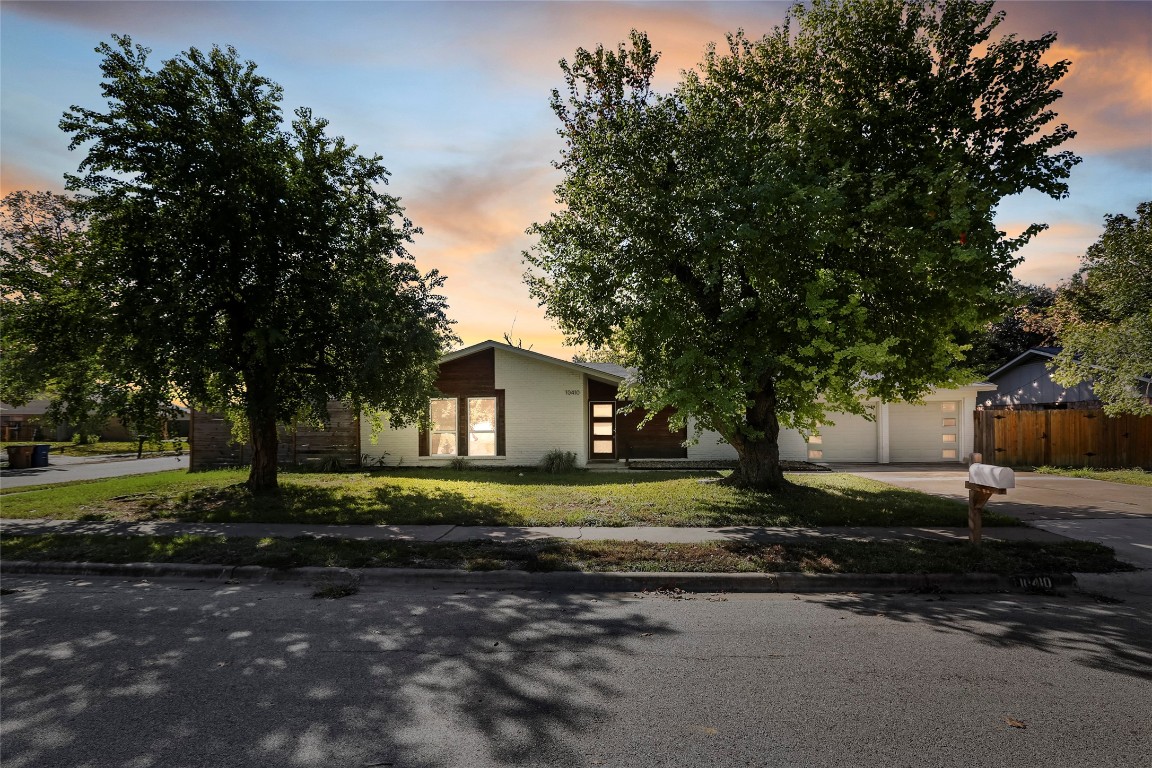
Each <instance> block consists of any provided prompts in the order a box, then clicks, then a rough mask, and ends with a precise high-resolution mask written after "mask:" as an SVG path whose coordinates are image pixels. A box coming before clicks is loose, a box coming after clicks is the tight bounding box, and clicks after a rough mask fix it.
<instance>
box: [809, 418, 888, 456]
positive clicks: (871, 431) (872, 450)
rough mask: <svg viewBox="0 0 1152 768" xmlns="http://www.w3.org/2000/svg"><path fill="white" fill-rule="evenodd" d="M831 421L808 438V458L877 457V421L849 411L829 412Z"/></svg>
mask: <svg viewBox="0 0 1152 768" xmlns="http://www.w3.org/2000/svg"><path fill="white" fill-rule="evenodd" d="M828 419H829V421H834V422H836V423H835V424H825V425H823V426H821V427H820V429H819V431H818V433H817V434H815V435H813V436H812V437H811V438H809V440H808V460H809V461H867V462H873V461H876V460H877V458H876V455H877V454H876V422H875V421H869V420H868V419H865V418H864V417H863V416H853V415H849V414H846V413H831V414H828Z"/></svg>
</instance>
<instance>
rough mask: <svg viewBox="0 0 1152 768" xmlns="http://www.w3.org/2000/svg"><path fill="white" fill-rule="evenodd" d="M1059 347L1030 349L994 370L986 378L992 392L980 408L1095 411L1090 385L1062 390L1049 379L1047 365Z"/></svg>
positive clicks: (1097, 403) (1097, 402)
mask: <svg viewBox="0 0 1152 768" xmlns="http://www.w3.org/2000/svg"><path fill="white" fill-rule="evenodd" d="M1058 354H1060V347H1033V348H1032V349H1029V350H1028V351H1027V352H1024V353H1022V354H1020V355H1019V356H1017V357H1015V358H1014V359H1012V360H1010V361H1008V362H1007V363H1005V364H1004V365H1002V366H1000V367H999V368H997V369H996V370H995V371H993V372H992V373H991V374H990V375H989V376H988V381H989V382H991V383H992V384H995V385H996V389H995V390H994V391H992V392H987V393H985V394H984V396H983V397H982V398H981V399H980V405H979V407H980V408H981V409H985V408H987V409H1001V408H1005V409H1014V410H1041V409H1049V408H1099V407H1100V400H1099V399H1098V398H1097V397H1096V395H1095V394H1094V393H1093V392H1092V382H1090V381H1082V382H1080V383H1079V384H1077V385H1076V386H1074V387H1063V386H1061V385H1059V384H1057V383H1056V382H1055V381H1053V380H1052V371H1050V370H1049V369H1048V364H1049V363H1051V362H1052V360H1053V358H1055V357H1056V355H1058Z"/></svg>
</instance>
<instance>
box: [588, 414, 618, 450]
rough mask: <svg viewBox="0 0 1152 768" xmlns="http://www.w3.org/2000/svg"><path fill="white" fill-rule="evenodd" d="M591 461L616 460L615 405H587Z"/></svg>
mask: <svg viewBox="0 0 1152 768" xmlns="http://www.w3.org/2000/svg"><path fill="white" fill-rule="evenodd" d="M588 409H589V410H588V429H589V432H590V435H589V438H590V440H591V442H592V454H591V458H592V461H615V460H616V403H614V402H604V403H588Z"/></svg>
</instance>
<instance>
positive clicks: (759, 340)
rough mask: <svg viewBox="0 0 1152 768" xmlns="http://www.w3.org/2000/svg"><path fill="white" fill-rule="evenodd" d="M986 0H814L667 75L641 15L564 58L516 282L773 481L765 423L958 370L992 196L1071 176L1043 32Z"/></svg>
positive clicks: (1007, 260) (989, 230)
mask: <svg viewBox="0 0 1152 768" xmlns="http://www.w3.org/2000/svg"><path fill="white" fill-rule="evenodd" d="M1001 18H1002V17H1001V14H998V13H997V14H993V13H992V3H990V2H988V3H980V2H965V1H963V0H961V1H959V2H947V3H944V2H934V1H932V0H875V1H872V0H869V1H867V2H865V1H864V0H845V1H844V2H835V1H834V0H816V2H813V3H812V4H811V5H810V6H808V7H805V6H803V5H799V4H798V5H796V6H794V7H793V8H792V10H791V11H790V12H789V15H788V17H787V20H786V22H785V23H784V25H783V26H781V27H778V28H776V29H775V30H774V31H773V32H771V33H770V34H768V35H767V36H765V37H764V38H762V39H759V40H750V39H748V38H746V37H745V36H744V35H743V34H742V33H737V34H735V35H731V36H729V38H728V45H727V48H726V50H723V51H720V50H716V49H711V50H710V51H709V53H708V54H707V56H706V57H705V59H704V61H703V62H702V64H701V65H700V70H699V72H696V71H690V72H687V73H685V75H684V77H683V78H682V80H681V81H680V83H679V84H678V85H677V86H676V88H675V89H674V90H673V91H672V92H671V93H668V94H661V93H657V92H655V91H654V90H653V89H652V87H651V82H652V77H653V73H654V71H655V67H656V64H657V60H658V54H656V53H655V52H653V50H652V47H651V44H650V42H649V40H648V38H647V36H645V35H644V34H642V33H638V32H635V31H634V32H633V34H632V37H631V44H630V45H629V46H624V45H620V46H619V47H618V48H617V49H616V50H615V51H613V50H611V49H606V48H604V47H602V46H600V47H597V48H596V49H595V50H594V51H588V50H585V49H582V48H581V49H579V50H578V51H577V52H576V56H575V58H574V59H573V60H572V62H570V63H569V62H567V61H565V62H562V63H561V67H562V69H563V72H564V76H565V80H566V82H567V89H566V91H565V92H564V93H561V92H560V91H554V92H553V95H552V108H553V110H554V112H555V113H556V115H557V117H558V118H559V120H560V123H561V127H560V130H559V133H560V135H561V136H562V137H563V139H564V141H565V148H564V150H563V153H562V156H561V159H560V161H559V162H558V163H557V164H556V165H557V168H558V169H559V170H560V171H561V172H562V173H563V174H564V178H563V181H562V182H561V183H560V185H559V186H558V187H557V188H556V198H557V202H558V203H559V205H560V208H561V211H560V212H558V213H556V214H553V216H552V217H551V218H550V219H549V220H548V221H546V222H543V223H538V224H536V225H534V226H533V227H532V228H531V230H530V232H531V233H533V234H535V235H536V236H537V237H538V238H539V240H538V244H537V246H536V247H535V248H534V249H533V250H532V251H531V252H529V253H527V254H525V257H526V261H527V262H528V264H529V265H530V271H529V272H528V274H527V275H526V279H527V281H528V283H529V286H530V288H531V291H532V294H533V295H534V296H535V297H536V298H538V299H539V300H540V301H541V302H542V303H543V304H544V305H545V306H546V307H547V312H548V315H549V316H550V317H552V318H553V319H554V320H555V321H556V322H557V324H558V325H559V326H560V328H561V329H562V330H563V331H564V332H565V334H566V335H567V336H568V338H569V341H570V342H571V343H574V344H578V345H587V346H589V347H591V348H593V349H600V348H605V347H611V348H614V349H616V350H618V351H619V352H620V355H621V361H622V362H623V363H624V364H626V365H629V366H632V367H635V368H637V369H638V371H639V374H638V376H637V377H636V378H635V380H633V381H632V382H631V384H630V386H629V388H628V392H627V394H628V395H629V396H630V397H632V398H634V399H635V400H636V401H637V402H639V403H640V404H641V405H643V406H644V407H645V408H646V409H648V410H649V411H650V412H656V411H658V410H660V409H661V408H663V407H665V406H674V407H675V408H676V409H677V411H678V414H679V418H680V419H684V418H686V417H687V416H689V415H691V416H694V417H695V418H696V420H697V425H698V426H699V427H702V428H704V429H714V430H716V431H718V432H719V433H720V434H721V435H723V436H724V438H725V439H726V440H727V441H728V442H729V443H731V444H732V445H733V446H734V447H735V448H736V450H737V451H738V453H739V454H740V456H741V461H740V468H739V469H738V471H737V473H736V474H735V475H734V478H736V480H735V481H736V482H737V483H738V484H746V485H753V486H756V487H767V486H771V485H774V484H777V482H778V481H779V480H780V479H781V478H780V475H779V471H778V468H777V462H778V450H777V447H776V438H777V435H778V431H779V428H780V425H781V424H783V425H784V426H792V427H797V428H800V429H806V428H807V429H810V428H812V427H814V425H816V424H817V423H818V422H820V421H822V420H823V419H824V415H825V412H826V411H846V412H852V413H861V412H862V410H863V406H862V399H864V398H868V397H879V398H882V399H885V400H892V399H907V400H913V399H916V398H918V397H920V396H922V395H924V394H925V393H926V392H927V391H929V389H930V388H931V387H932V386H937V385H945V384H950V383H956V382H957V380H958V378H959V377H960V376H961V373H960V372H958V370H957V366H956V362H957V361H958V360H960V359H962V353H963V344H964V342H966V341H967V337H968V336H969V335H970V334H971V332H972V331H974V330H976V329H979V328H980V327H981V326H982V325H984V324H985V323H988V322H989V321H991V320H993V319H995V318H996V317H998V316H999V315H1000V314H1002V312H1003V310H1004V301H1003V289H1004V287H1005V286H1006V285H1007V284H1008V281H1009V280H1010V270H1011V268H1012V267H1013V266H1014V265H1015V264H1016V263H1018V261H1019V259H1018V258H1017V257H1016V255H1015V254H1016V252H1017V251H1018V249H1019V248H1020V247H1021V246H1023V245H1024V244H1025V243H1027V242H1028V241H1029V239H1030V238H1031V237H1033V236H1034V235H1035V234H1036V233H1038V232H1039V231H1041V230H1042V229H1043V228H1044V227H1043V225H1039V224H1037V225H1032V226H1030V227H1028V228H1027V229H1026V230H1025V231H1024V232H1023V233H1022V234H1021V235H1020V236H1018V237H1008V236H1006V235H1005V234H1003V233H1001V232H1000V231H998V230H997V228H996V226H995V222H994V215H995V210H996V206H997V204H998V203H999V201H1000V200H1001V199H1002V198H1004V197H1005V196H1008V195H1012V194H1016V193H1020V192H1023V191H1024V190H1026V189H1034V190H1038V191H1040V192H1043V193H1045V194H1048V195H1051V196H1053V197H1057V198H1059V197H1063V196H1064V195H1065V194H1066V193H1067V185H1066V183H1065V179H1067V177H1068V175H1069V172H1070V170H1071V168H1072V167H1073V166H1074V165H1075V164H1076V163H1077V162H1078V161H1079V158H1077V157H1075V156H1074V155H1073V154H1072V153H1070V152H1054V150H1055V149H1056V148H1057V147H1059V146H1060V145H1061V144H1063V143H1064V142H1065V141H1067V140H1068V139H1070V138H1071V137H1072V136H1073V135H1074V133H1073V132H1072V131H1071V130H1070V129H1069V128H1068V126H1066V125H1058V126H1056V127H1054V128H1051V129H1050V130H1047V129H1046V126H1048V124H1049V123H1051V121H1052V120H1053V119H1054V117H1055V114H1054V113H1053V112H1052V111H1051V109H1050V107H1051V105H1052V104H1053V102H1055V101H1056V99H1057V98H1058V97H1059V96H1060V91H1058V90H1056V89H1054V88H1053V85H1054V84H1055V83H1056V82H1057V81H1058V80H1059V79H1060V78H1061V77H1062V76H1063V75H1064V74H1065V72H1066V71H1067V69H1068V66H1069V64H1068V62H1067V61H1061V62H1057V63H1055V64H1045V63H1043V62H1042V60H1041V59H1042V57H1043V56H1044V54H1045V53H1046V52H1047V51H1048V49H1049V48H1051V46H1052V44H1053V43H1054V41H1055V35H1054V34H1047V35H1044V36H1043V37H1041V38H1039V39H1037V40H1025V39H1020V38H1017V37H1014V36H1007V37H1003V38H1000V39H998V40H997V39H994V38H993V32H994V31H995V29H996V27H997V25H998V24H999V23H1000V21H1001Z"/></svg>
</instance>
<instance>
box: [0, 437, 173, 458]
mask: <svg viewBox="0 0 1152 768" xmlns="http://www.w3.org/2000/svg"><path fill="white" fill-rule="evenodd" d="M9 445H50V446H52V449H51V450H50V451H49V452H48V455H49V456H107V455H110V454H117V453H133V454H134V453H136V445H137V444H136V442H135V441H131V442H115V441H109V442H96V443H88V444H87V445H79V444H78V443H72V442H64V443H61V442H52V441H43V440H42V441H39V442H36V441H31V440H21V441H17V442H10V443H0V451H2V450H3V449H4V448H6V447H7V446H9ZM175 450H176V445H175V443H170V442H164V443H157V442H151V441H147V440H146V441H145V442H144V453H169V452H173V451H175ZM183 451H184V452H185V453H187V452H188V441H187V440H184V442H183Z"/></svg>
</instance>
